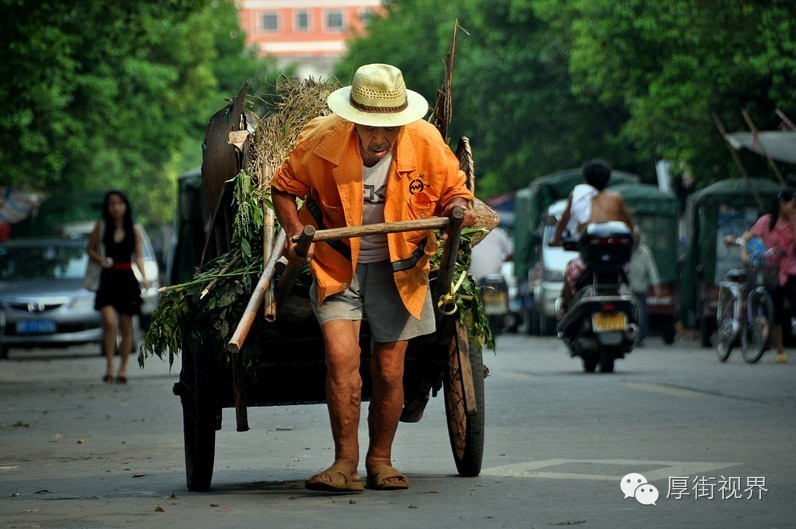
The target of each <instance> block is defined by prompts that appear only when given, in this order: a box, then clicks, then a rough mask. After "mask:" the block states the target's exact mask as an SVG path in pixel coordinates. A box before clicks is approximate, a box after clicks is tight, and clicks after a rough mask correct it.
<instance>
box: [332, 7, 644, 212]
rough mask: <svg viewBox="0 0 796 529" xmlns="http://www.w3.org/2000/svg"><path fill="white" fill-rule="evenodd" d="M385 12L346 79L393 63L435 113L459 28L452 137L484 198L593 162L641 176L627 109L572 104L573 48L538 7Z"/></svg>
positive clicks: (359, 44) (361, 42)
mask: <svg viewBox="0 0 796 529" xmlns="http://www.w3.org/2000/svg"><path fill="white" fill-rule="evenodd" d="M387 7H388V9H387V14H386V16H385V17H383V18H379V19H376V20H375V21H374V22H373V24H372V25H371V26H370V27H369V31H368V34H367V35H366V36H364V37H362V38H359V39H356V40H354V41H353V42H352V44H351V45H350V47H349V52H348V54H347V56H346V58H345V59H344V60H343V61H342V62H341V63H340V65H338V68H337V72H338V75H340V76H341V78H343V79H350V76H351V73H352V72H353V70H354V69H355V68H356V67H357V66H359V65H360V64H364V63H367V62H390V63H391V64H394V65H396V66H398V67H399V68H401V70H402V71H403V72H404V77H405V78H406V79H407V83H408V84H409V85H410V87H412V88H413V89H415V90H417V91H419V92H420V93H422V94H424V95H426V97H427V98H429V100H430V103H431V104H432V105H433V104H434V98H435V95H436V89H437V88H438V87H439V86H440V83H441V81H442V78H443V73H444V63H443V61H444V58H445V55H446V53H447V52H448V51H449V49H450V42H451V36H452V32H453V24H454V20H456V19H458V21H459V25H460V26H461V28H462V30H461V31H460V32H459V36H458V42H457V49H456V55H455V67H454V89H453V100H454V101H453V121H452V123H451V131H450V137H451V138H452V140H453V141H454V142H455V141H456V139H457V138H458V137H459V136H468V137H469V138H470V140H471V144H472V147H473V151H474V158H475V162H476V175H477V177H478V187H477V192H478V194H479V195H481V196H490V195H494V194H496V193H500V192H504V191H509V190H513V189H518V188H520V187H523V186H526V185H527V184H528V183H529V182H530V181H531V180H532V179H533V178H534V177H536V176H540V175H543V174H546V173H549V172H551V171H554V170H558V169H564V168H570V167H573V166H578V165H580V163H581V162H582V161H583V159H585V158H588V157H594V156H601V157H605V158H608V159H610V160H612V162H613V163H614V164H616V165H618V166H621V167H622V168H623V169H627V170H636V169H637V167H638V164H637V162H636V159H635V158H634V154H635V153H634V151H633V149H632V148H630V146H629V145H628V144H627V143H626V142H624V143H623V142H622V141H621V139H620V138H619V137H618V131H619V130H620V127H621V125H622V124H623V123H624V120H625V119H626V112H625V109H624V106H622V105H621V104H614V105H611V104H608V105H602V104H595V102H594V101H590V100H588V99H586V98H576V97H575V96H574V95H573V94H572V92H571V89H570V85H571V80H570V74H569V69H568V64H569V55H568V53H569V48H568V46H566V45H564V44H566V43H565V42H563V41H560V40H559V39H557V37H556V34H555V33H554V32H552V31H551V30H550V28H549V26H548V25H547V24H546V23H544V22H543V21H540V20H539V19H538V18H537V17H536V15H535V13H534V11H533V9H532V5H531V3H530V2H528V1H525V2H523V1H516V0H491V1H486V0H451V1H449V2H445V3H443V4H440V3H438V2H436V1H432V0H402V1H401V0H394V1H392V2H390V3H389V4H388V5H387ZM650 166H651V164H650Z"/></svg>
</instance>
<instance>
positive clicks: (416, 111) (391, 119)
mask: <svg viewBox="0 0 796 529" xmlns="http://www.w3.org/2000/svg"><path fill="white" fill-rule="evenodd" d="M406 100H407V106H406V108H405V109H404V110H402V111H400V112H384V113H381V112H364V111H362V110H359V109H357V108H355V107H354V106H352V105H351V87H350V86H345V87H343V88H340V89H338V90H335V91H334V92H332V93H331V94H329V97H328V98H327V99H326V104H327V105H329V108H330V109H331V110H332V112H334V113H335V114H337V115H338V116H340V117H341V118H343V119H347V120H348V121H351V122H352V123H357V124H359V125H367V126H369V127H401V126H403V125H408V124H409V123H412V122H413V121H417V120H418V119H421V118H422V117H423V116H425V115H426V113H428V101H426V98H425V97H423V96H421V95H420V94H418V93H417V92H414V91H412V90H407V91H406Z"/></svg>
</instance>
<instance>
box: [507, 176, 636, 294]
mask: <svg viewBox="0 0 796 529" xmlns="http://www.w3.org/2000/svg"><path fill="white" fill-rule="evenodd" d="M638 181H639V177H638V175H635V174H633V173H627V172H625V171H612V172H611V179H610V180H609V181H608V186H609V187H613V186H615V185H618V184H623V183H628V182H638ZM582 182H583V175H582V173H581V170H580V168H576V169H565V170H563V171H558V172H555V173H550V174H547V175H544V176H540V177H538V178H536V179H534V180H533V181H532V182H531V183H530V184H529V185H528V187H527V198H526V195H522V201H523V202H524V201H525V200H527V206H526V205H525V204H524V203H523V205H522V208H523V209H521V208H520V204H521V197H520V193H523V191H524V190H520V191H517V194H516V196H515V199H514V200H515V202H514V275H515V276H516V277H517V279H519V280H523V279H525V278H527V277H528V271H529V270H530V269H531V267H532V266H533V263H534V261H535V260H536V248H535V247H534V246H533V244H532V237H533V234H534V233H536V232H537V231H538V228H539V224H540V221H541V218H542V215H543V214H544V212H545V210H547V208H548V207H550V205H551V204H552V203H553V202H555V201H557V200H561V199H562V198H566V197H568V196H569V193H570V192H571V191H572V190H573V189H574V188H575V186H576V185H578V184H580V183H582ZM525 215H527V218H522V217H524V216H525ZM526 222H527V224H526ZM521 227H524V229H521Z"/></svg>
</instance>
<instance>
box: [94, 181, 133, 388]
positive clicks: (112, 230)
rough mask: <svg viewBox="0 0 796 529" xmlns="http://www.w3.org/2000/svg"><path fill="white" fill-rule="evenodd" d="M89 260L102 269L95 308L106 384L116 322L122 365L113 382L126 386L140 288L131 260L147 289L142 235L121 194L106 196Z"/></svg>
mask: <svg viewBox="0 0 796 529" xmlns="http://www.w3.org/2000/svg"><path fill="white" fill-rule="evenodd" d="M87 252H88V255H89V259H91V260H93V261H95V262H97V263H99V264H100V265H101V266H102V274H101V275H100V283H99V289H98V290H97V296H96V298H95V301H94V308H95V309H97V310H98V311H100V313H101V314H102V345H103V349H104V351H105V362H106V367H105V376H104V377H103V378H102V380H103V381H105V382H113V381H114V377H113V357H114V354H115V352H116V345H117V344H116V325H117V320H118V325H119V332H120V334H121V342H120V343H119V354H120V356H121V361H120V363H119V370H118V371H117V373H116V378H115V380H116V382H117V383H121V384H123V383H125V382H127V357H128V356H129V354H130V349H131V348H132V345H133V316H135V315H138V314H141V285H139V283H138V279H136V276H135V273H134V272H133V260H135V264H136V266H137V267H138V270H139V272H140V273H141V280H142V282H143V283H144V284H145V285H146V282H147V280H146V276H145V275H144V274H145V271H144V261H143V253H142V242H141V232H140V231H139V229H138V227H137V226H136V225H135V224H134V223H133V215H132V211H131V208H130V202H129V201H128V200H127V197H126V196H125V194H124V193H122V192H121V191H117V190H113V191H108V193H106V194H105V199H104V200H103V203H102V219H101V220H99V221H97V224H96V225H95V226H94V230H93V231H92V232H91V238H90V239H89V243H88V248H87Z"/></svg>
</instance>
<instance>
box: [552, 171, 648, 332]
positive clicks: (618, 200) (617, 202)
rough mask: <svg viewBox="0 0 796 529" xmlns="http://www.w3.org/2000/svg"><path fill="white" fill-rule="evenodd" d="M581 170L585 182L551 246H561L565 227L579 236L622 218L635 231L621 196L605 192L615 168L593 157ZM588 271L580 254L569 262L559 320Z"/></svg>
mask: <svg viewBox="0 0 796 529" xmlns="http://www.w3.org/2000/svg"><path fill="white" fill-rule="evenodd" d="M581 172H582V173H583V180H584V181H585V183H583V184H578V185H576V186H575V189H573V190H572V193H570V195H569V199H568V200H567V205H566V208H565V209H564V213H563V214H562V215H561V218H560V219H559V220H558V222H557V223H556V230H555V232H554V234H553V237H552V239H550V246H560V245H561V237H562V235H563V233H564V230H565V229H566V230H567V231H568V232H569V236H570V237H571V238H575V239H577V238H579V237H580V235H581V233H583V230H584V229H585V228H586V226H587V225H589V224H597V223H602V222H610V221H619V222H623V223H625V224H626V225H627V228H628V230H630V232H631V233H632V232H633V221H632V220H631V218H630V214H629V213H628V212H627V208H626V207H625V201H624V200H623V199H622V197H621V195H618V194H616V193H612V192H610V191H605V186H606V185H608V180H609V178H611V168H610V167H609V166H608V163H607V162H605V161H603V160H600V159H593V160H589V161H587V162H586V163H584V164H583V167H582V168H581ZM584 270H585V263H584V261H583V258H582V257H581V256H580V255H578V256H577V257H575V258H574V259H573V260H572V261H570V262H569V264H568V265H567V268H566V270H565V272H564V288H563V289H562V291H561V298H560V302H558V303H557V304H556V305H557V307H559V306H560V309H561V310H557V311H556V312H557V314H556V316H557V317H558V319H559V320H560V319H561V317H562V316H563V313H564V312H566V309H567V307H568V306H569V302H570V300H571V299H572V296H574V294H575V286H576V285H577V283H578V280H579V279H580V277H581V276H582V275H583V271H584Z"/></svg>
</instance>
